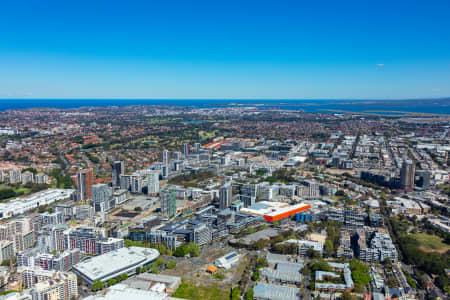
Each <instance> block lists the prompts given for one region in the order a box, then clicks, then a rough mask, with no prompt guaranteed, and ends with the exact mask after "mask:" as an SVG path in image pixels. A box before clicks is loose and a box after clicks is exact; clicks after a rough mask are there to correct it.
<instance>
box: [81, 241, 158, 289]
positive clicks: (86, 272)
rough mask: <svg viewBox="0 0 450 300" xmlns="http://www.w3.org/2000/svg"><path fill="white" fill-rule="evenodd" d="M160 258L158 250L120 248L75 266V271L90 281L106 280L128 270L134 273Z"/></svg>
mask: <svg viewBox="0 0 450 300" xmlns="http://www.w3.org/2000/svg"><path fill="white" fill-rule="evenodd" d="M158 257H159V252H158V250H156V249H151V248H142V247H129V248H120V249H117V250H114V251H111V252H108V253H105V254H102V255H99V256H95V257H93V258H91V259H89V260H86V261H83V262H80V263H78V264H76V265H75V266H73V269H74V271H75V272H76V273H77V272H79V273H81V274H82V275H83V276H84V277H86V278H87V279H89V280H90V281H95V280H105V279H107V278H109V277H114V276H115V275H116V274H120V273H122V272H125V271H126V270H127V269H132V270H133V271H134V270H135V268H136V267H137V266H141V265H144V264H146V263H149V262H151V261H154V260H155V259H157V258H158Z"/></svg>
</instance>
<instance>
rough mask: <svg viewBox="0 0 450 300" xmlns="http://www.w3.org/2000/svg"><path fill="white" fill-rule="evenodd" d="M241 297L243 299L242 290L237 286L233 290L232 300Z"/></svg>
mask: <svg viewBox="0 0 450 300" xmlns="http://www.w3.org/2000/svg"><path fill="white" fill-rule="evenodd" d="M239 299H241V291H240V289H239V287H238V286H237V287H235V288H234V289H233V290H232V291H231V300H239Z"/></svg>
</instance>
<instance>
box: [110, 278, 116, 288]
mask: <svg viewBox="0 0 450 300" xmlns="http://www.w3.org/2000/svg"><path fill="white" fill-rule="evenodd" d="M116 283H117V280H115V279H114V278H111V279H110V280H108V286H113V285H115V284H116Z"/></svg>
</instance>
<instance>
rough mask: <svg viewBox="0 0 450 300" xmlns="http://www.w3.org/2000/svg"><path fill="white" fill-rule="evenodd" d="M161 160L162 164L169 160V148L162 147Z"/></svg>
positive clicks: (166, 163) (167, 162)
mask: <svg viewBox="0 0 450 300" xmlns="http://www.w3.org/2000/svg"><path fill="white" fill-rule="evenodd" d="M162 162H163V164H164V165H168V164H169V162H170V152H169V150H166V149H164V150H163V152H162Z"/></svg>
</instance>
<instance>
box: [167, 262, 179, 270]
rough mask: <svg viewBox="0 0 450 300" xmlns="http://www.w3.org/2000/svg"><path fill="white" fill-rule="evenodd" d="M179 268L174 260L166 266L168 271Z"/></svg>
mask: <svg viewBox="0 0 450 300" xmlns="http://www.w3.org/2000/svg"><path fill="white" fill-rule="evenodd" d="M176 267H177V263H176V262H175V261H174V260H169V261H168V262H167V264H166V268H167V269H169V270H170V269H175V268H176Z"/></svg>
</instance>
